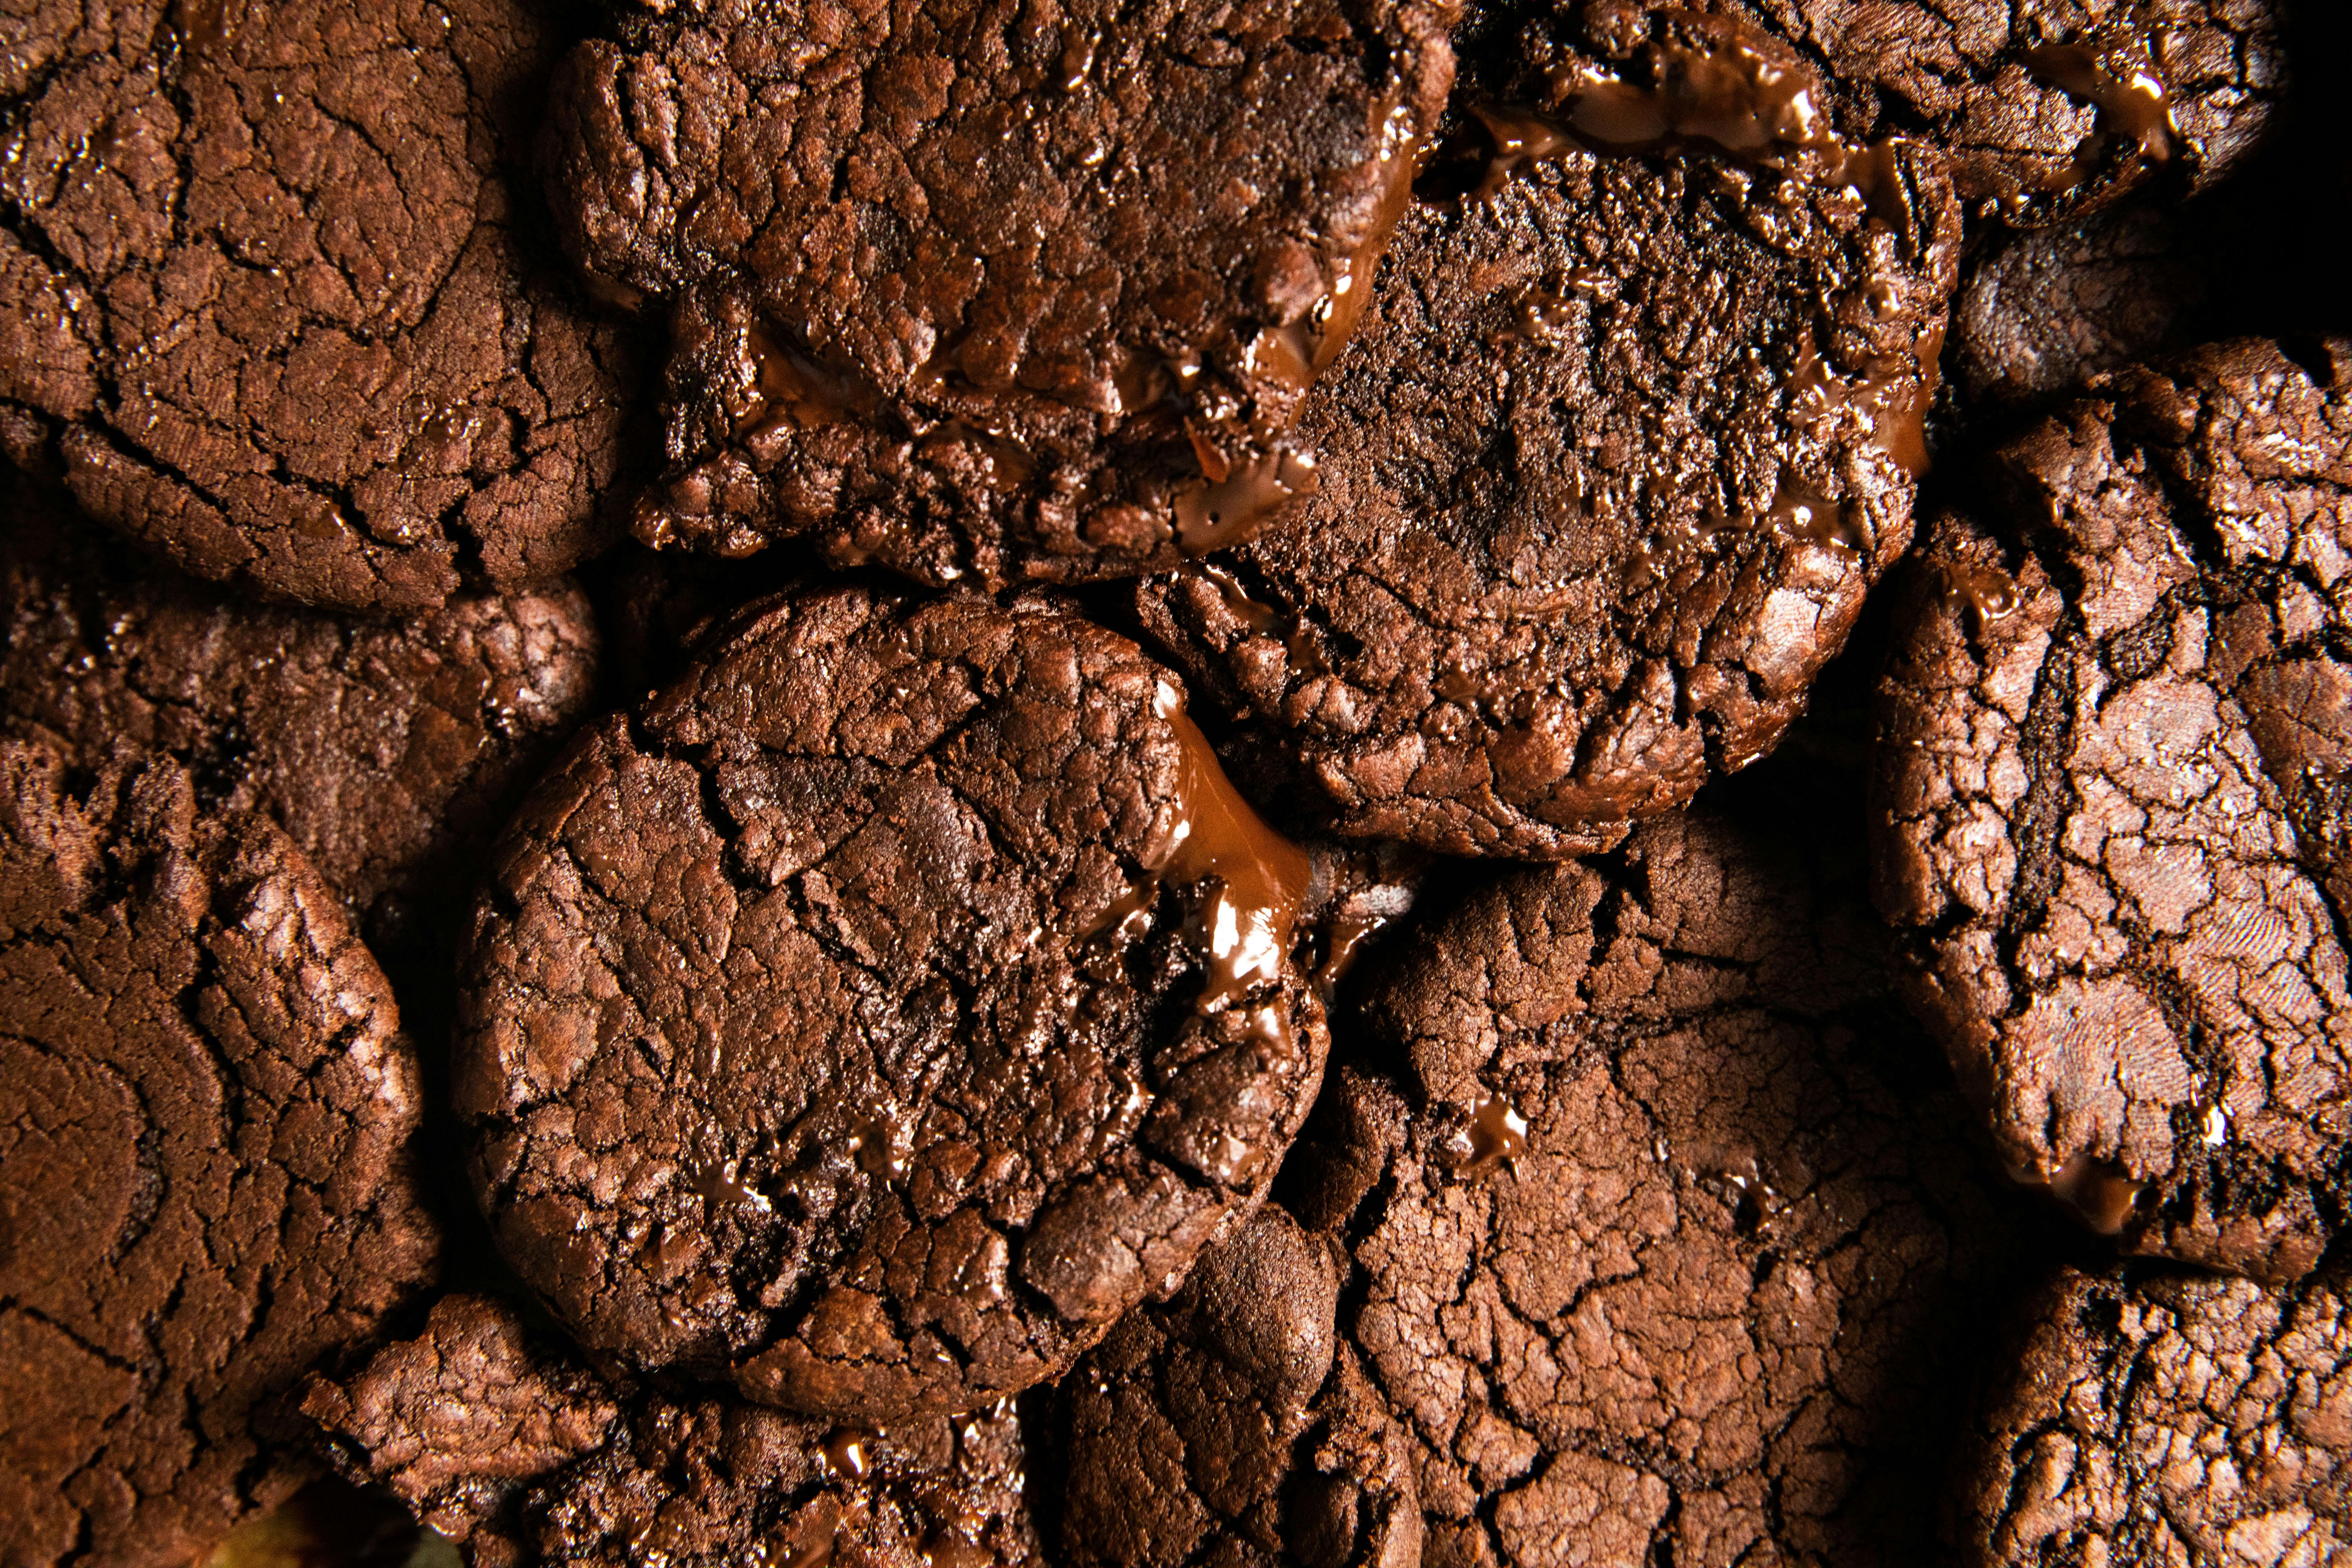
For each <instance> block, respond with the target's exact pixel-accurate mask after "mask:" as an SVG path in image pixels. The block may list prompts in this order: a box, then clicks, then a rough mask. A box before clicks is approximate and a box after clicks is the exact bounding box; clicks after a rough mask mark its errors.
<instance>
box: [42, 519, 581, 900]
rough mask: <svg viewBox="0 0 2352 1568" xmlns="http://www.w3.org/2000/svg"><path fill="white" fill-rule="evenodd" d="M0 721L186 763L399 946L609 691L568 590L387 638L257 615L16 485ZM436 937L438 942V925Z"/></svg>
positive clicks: (281, 614) (345, 625)
mask: <svg viewBox="0 0 2352 1568" xmlns="http://www.w3.org/2000/svg"><path fill="white" fill-rule="evenodd" d="M0 513H5V518H6V522H5V535H0V641H4V642H5V651H0V714H5V721H7V722H9V723H11V724H12V725H14V726H16V727H19V728H21V727H23V726H26V725H35V726H38V727H40V728H42V729H45V730H47V731H51V732H53V733H55V734H57V735H59V736H62V737H63V738H65V739H66V740H67V741H68V742H71V743H72V744H73V745H75V746H77V747H79V748H80V749H82V751H83V752H85V753H86V754H89V755H100V754H103V753H104V752H105V750H106V749H107V748H108V747H109V746H110V745H112V744H114V743H116V742H122V741H128V742H131V743H132V744H135V745H138V746H142V747H145V748H148V749H150V750H152V751H156V752H168V753H169V754H170V755H172V756H173V757H175V758H177V759H178V760H179V761H180V762H181V763H183V764H184V765H185V766H186V767H187V768H188V769H189V771H190V773H191V774H192V776H193V778H194V783H195V786H196V793H197V797H198V800H199V802H200V804H201V805H202V806H203V808H204V809H205V810H208V811H209V810H215V809H221V808H226V809H230V810H238V811H243V810H254V809H260V810H266V811H268V813H269V815H270V816H272V817H274V818H275V819H276V820H277V821H278V824H279V825H280V826H283V827H284V828H285V829H286V830H287V832H288V833H289V834H290V835H291V836H292V837H293V838H294V840H295V842H296V843H298V844H299V845H300V846H301V847H302V848H303V851H304V852H305V853H306V854H307V855H308V856H309V857H310V862H311V864H312V865H313V866H314V867H316V868H317V869H318V871H319V873H320V875H321V876H322V877H324V878H325V879H327V881H328V883H329V884H330V885H331V886H332V887H333V888H334V889H335V890H336V891H337V892H339V893H341V895H342V897H343V899H344V900H345V901H346V902H347V903H348V904H350V905H351V907H352V909H353V910H357V911H359V912H360V913H362V915H368V914H370V913H371V911H373V919H372V920H371V921H370V922H369V925H368V931H369V939H370V940H371V941H372V942H384V941H386V940H390V941H392V942H394V945H399V944H400V943H401V942H403V941H404V940H418V939H425V938H429V937H431V936H432V935H433V934H434V932H435V931H437V930H438V929H439V928H443V927H446V925H447V924H448V923H449V918H450V914H451V912H452V911H451V910H449V908H448V906H449V905H451V904H453V903H455V902H457V900H461V899H463V898H465V897H467V896H469V894H470V888H469V887H468V883H469V881H470V879H471V878H472V876H473V874H474V872H475V871H476V869H477V868H478V861H479V857H480V852H481V850H482V849H483V848H484V847H487V843H488V839H489V837H491V835H492V833H493V832H494V831H495V829H496V828H497V826H499V816H500V815H502V814H503V813H504V812H505V811H506V810H507V809H508V808H509V806H510V805H511V804H512V801H513V797H514V796H515V795H517V794H518V793H519V792H520V789H521V788H523V787H524V786H527V785H528V784H529V783H530V779H531V776H532V775H533V774H535V773H537V772H538V771H539V770H540V768H541V767H542V766H544V765H545V763H547V762H548V760H549V758H550V755H551V752H552V749H553V748H554V746H555V745H556V744H557V743H559V742H561V741H562V738H563V737H564V736H565V735H566V734H568V733H569V732H570V731H571V729H572V726H573V725H574V724H575V723H577V722H578V721H579V720H580V718H581V717H582V714H583V710H585V709H586V708H587V706H588V704H589V703H590V702H591V701H593V700H594V698H595V695H596V643H597V638H596V628H595V624H594V620H593V616H592V614H591V612H590V609H589V605H588V601H587V597H586V595H583V594H582V593H581V592H580V591H579V589H577V588H576V587H573V586H572V585H570V584H559V585H557V586H553V587H551V588H546V589H541V590H526V591H522V592H518V593H515V594H512V595H493V596H485V597H478V598H472V597H469V598H459V599H454V600H452V601H451V602H450V603H449V604H448V605H446V606H444V607H443V608H441V609H439V610H436V611H433V612H431V613H429V614H426V615H424V616H418V617H416V618H415V619H411V620H407V621H403V622H398V623H394V624H379V623H373V622H366V621H354V620H352V619H350V618H348V617H346V616H340V615H336V614H334V613H331V612H326V611H316V610H299V609H268V608H260V607H257V606H254V605H245V604H239V603H237V602H236V601H235V600H233V599H230V598H226V597H225V596H224V595H222V594H221V593H220V592H219V591H218V590H216V589H214V588H210V587H208V586H205V585H202V584H195V583H193V582H190V581H187V580H186V579H184V578H181V577H179V576H177V575H176V574H171V573H167V572H163V571H159V570H157V569H155V568H154V567H153V566H152V565H150V564H146V563H136V562H133V561H131V560H128V559H125V557H126V555H127V554H128V552H127V550H126V549H125V548H124V547H122V546H121V545H120V544H118V543H115V542H110V541H108V540H106V539H105V538H104V537H103V536H100V535H98V534H95V533H92V532H89V531H86V529H85V527H84V525H82V524H81V523H79V521H75V520H73V519H70V518H68V517H66V516H64V515H62V514H61V512H60V511H59V510H58V509H57V508H55V507H53V506H52V505H51V504H50V503H49V502H48V501H47V500H46V498H44V497H42V496H40V495H38V494H37V493H36V492H35V490H34V489H33V487H32V486H31V484H29V483H27V482H25V481H22V480H18V481H14V482H11V481H10V480H8V479H6V478H5V476H0ZM426 928H432V929H430V930H428V929H426Z"/></svg>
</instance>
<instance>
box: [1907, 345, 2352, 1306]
mask: <svg viewBox="0 0 2352 1568" xmlns="http://www.w3.org/2000/svg"><path fill="white" fill-rule="evenodd" d="M2305 357H2306V358H2307V359H2308V361H2309V362H2310V363H2308V364H2307V365H2306V364H2305V363H2298V362H2297V361H2296V360H2294V359H2290V358H2289V357H2287V355H2286V354H2285V353H2284V352H2283V351H2282V349H2281V348H2280V347H2279V346H2278V345H2275V344H2272V343H2268V342H2259V341H2241V342H2232V343H2228V344H2223V345H2219V346H2216V347H2213V348H2210V349H2203V350H2200V351H2198V352H2197V353H2194V354H2191V355H2189V356H2187V357H2186V358H2184V359H2183V360H2181V361H2179V363H2177V364H2175V365H2174V366H2173V367H2172V368H2171V369H2169V370H2168V371H2166V372H2161V373H2159V372H2155V371H2147V372H2135V373H2132V374H2127V375H2125V376H2122V377H2120V378H2118V379H2117V381H2116V384H2115V388H2114V391H2113V393H2112V394H2111V395H2108V396H2105V397H2102V398H2100V399H2097V400H2095V401H2092V402H2087V403H2082V404H2077V405H2073V406H2071V407H2069V408H2068V409H2066V410H2064V411H2063V412H2062V413H2060V414H2059V415H2057V416H2054V417H2053V418H2051V419H2049V420H2048V421H2046V422H2044V423H2042V425H2040V426H2037V427H2035V428H2034V429H2032V430H2031V431H2029V432H2028V433H2027V434H2025V435H2023V436H2021V437H2018V438H2017V439H2016V440H2015V441H2013V442H2011V444H2009V445H2008V446H2006V447H2003V448H2002V449H2001V450H2000V452H1999V453H1998V454H1997V456H1996V458H1995V460H1994V462H1993V463H1992V464H1991V465H1990V479H1991V481H1992V484H1991V489H1990V493H1989V495H1988V497H1987V500H1986V502H1985V505H1984V506H1983V508H1982V510H1981V511H1980V512H1979V513H1978V514H1976V515H1972V516H1967V517H1962V516H1953V517H1950V518H1948V519H1944V520H1941V521H1939V522H1938V523H1937V526H1936V527H1935V528H1934V529H1933V530H1932V531H1931V532H1930V535H1929V537H1928V539H1927V544H1926V547H1925V548H1924V549H1923V550H1922V552H1920V553H1921V559H1920V561H1919V563H1918V566H1917V569H1916V571H1914V572H1913V573H1912V574H1910V575H1909V577H1908V579H1907V581H1906V586H1905V588H1904V590H1903V597H1902V599H1901V600H1900V602H1899V604H1898V606H1897V609H1896V629H1895V643H1894V647H1893V652H1892V654H1891V657H1890V658H1889V662H1888V664H1887V667H1886V672H1885V680H1884V687H1883V689H1882V693H1881V706H1880V727H1881V735H1880V741H1879V746H1878V762H1877V764H1876V768H1877V772H1876V777H1875V780H1874V790H1875V792H1876V805H1875V806H1874V812H1875V814H1876V821H1875V823H1874V831H1875V833H1876V841H1875V846H1874V858H1875V871H1874V874H1875V877H1876V879H1877V884H1878V886H1877V895H1878V900H1879V905H1880V907H1881V909H1882V910H1885V913H1886V915H1887V917H1888V918H1889V919H1890V920H1892V921H1894V922H1895V924H1896V925H1898V926H1900V927H1903V928H1905V929H1906V931H1907V933H1908V935H1907V945H1908V947H1909V950H1910V954H1911V957H1912V959H1913V963H1914V968H1915V981H1914V986H1913V1001H1914V1005H1915V1006H1916V1008H1917V1009H1918V1010H1919V1012H1920V1014H1921V1016H1923V1017H1925V1018H1927V1020H1928V1021H1929V1022H1930V1023H1931V1025H1932V1026H1934V1027H1935V1029H1936V1030H1937V1034H1938V1035H1939V1036H1940V1037H1942V1039H1943V1042H1944V1045H1945V1048H1946V1050H1947V1051H1948V1053H1949V1054H1950V1056H1951V1058H1952V1060H1953V1063H1954V1065H1955V1067H1956V1068H1958V1073H1959V1076H1960V1079H1961V1082H1962V1084H1963V1086H1964V1087H1965V1088H1966V1089H1968V1091H1969V1095H1970V1097H1971V1098H1972V1099H1973V1100H1975V1101H1976V1102H1977V1103H1978V1105H1979V1107H1980V1108H1981V1109H1982V1110H1984V1112H1985V1114H1986V1115H1987V1117H1988V1118H1989V1120H1990V1124H1991V1128H1992V1133H1993V1137H1994V1140H1995V1142H1996V1143H1997V1144H1998V1146H1999V1148H2000V1152H2001V1154H2002V1156H2003V1158H2005V1159H2006V1160H2007V1161H2008V1162H2009V1163H2011V1166H2012V1167H2013V1168H2014V1170H2015V1171H2016V1173H2018V1175H2019V1176H2020V1177H2021V1179H2025V1180H2034V1181H2041V1182H2045V1183H2048V1184H2051V1185H2052V1186H2053V1188H2055V1189H2056V1190H2057V1191H2058V1192H2059V1193H2060V1194H2061V1195H2062V1196H2063V1197H2065V1198H2066V1199H2067V1200H2068V1201H2069V1202H2071V1203H2073V1204H2074V1205H2075V1206H2076V1207H2078V1208H2079V1209H2081V1210H2082V1212H2083V1214H2084V1216H2085V1217H2086V1218H2087V1219H2089V1220H2090V1221H2091V1223H2092V1224H2093V1225H2095V1226H2096V1227H2097V1228H2099V1229H2101V1230H2104V1231H2106V1232H2109V1233H2111V1234H2119V1235H2120V1237H2122V1242H2123V1245H2124V1246H2125V1247H2126V1248H2127V1249H2129V1250H2132V1251H2137V1252H2153V1253H2161V1254H2163V1255H2166V1256H2168V1257H2173V1258H2182V1259H2184V1260H2187V1261H2189V1262H2195V1263H2201V1264H2205V1265H2207V1266H2209V1267H2212V1268H2228V1269H2235V1270H2242V1271H2245V1272H2248V1273H2252V1274H2254V1275H2257V1276H2259V1277H2263V1278H2266V1279H2285V1278H2289V1277H2292V1276H2294V1275H2296V1274H2300V1273H2302V1272H2303V1271H2305V1269H2307V1268H2311V1267H2312V1265H2313V1264H2314V1263H2315V1262H2316V1261H2317V1260H2318V1258H2319V1257H2320V1254H2321V1253H2322V1252H2323V1251H2324V1250H2325V1249H2326V1246H2327V1245H2328V1242H2329V1239H2330V1238H2331V1237H2334V1236H2335V1235H2336V1234H2337V1232H2338V1231H2339V1230H2340V1228H2341V1226H2342V1225H2343V1223H2344V1205H2345V1200H2346V1194H2347V1125H2346V1120H2345V1119H2346V1108H2347V1095H2352V985H2348V984H2347V963H2346V954H2345V950H2344V945H2343V940H2342V937H2341V935H2340V932H2341V931H2342V929H2343V927H2342V923H2341V922H2342V921H2343V920H2344V918H2345V913H2346V911H2347V909H2352V905H2347V897H2352V862H2347V850H2352V829H2347V821H2346V816H2345V804H2344V803H2345V801H2346V799H2347V791H2352V666H2347V663H2346V662H2345V661H2344V656H2343V655H2342V654H2341V653H2340V652H2339V651H2337V650H2338V649H2339V648H2340V647H2343V646H2344V642H2343V639H2344V637H2345V634H2346V631H2347V629H2352V618H2347V611H2352V582H2347V577H2346V574H2345V563H2346V561H2347V559H2352V556H2348V555H2347V548H2352V513H2347V510H2346V508H2345V504H2344V497H2345V495H2346V493H2347V489H2352V346H2347V344H2346V343H2345V342H2342V341H2340V340H2339V341H2336V342H2328V343H2323V344H2315V345H2313V346H2312V347H2311V348H2310V349H2308V350H2306V351H2305Z"/></svg>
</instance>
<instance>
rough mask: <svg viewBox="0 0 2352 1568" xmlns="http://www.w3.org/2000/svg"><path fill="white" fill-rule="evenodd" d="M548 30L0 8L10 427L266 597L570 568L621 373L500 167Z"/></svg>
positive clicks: (577, 556)
mask: <svg viewBox="0 0 2352 1568" xmlns="http://www.w3.org/2000/svg"><path fill="white" fill-rule="evenodd" d="M547 52H548V51H547V47H546V44H545V43H544V41H543V40H542V37H541V32H540V29H539V28H538V26H536V24H535V22H534V21H533V19H532V17H531V16H530V8H529V7H528V6H524V5H517V4H514V3H512V0H449V3H448V4H446V5H445V4H441V3H439V0H431V3H427V0H400V3H398V4H393V5H379V4H373V3H370V4H360V3H358V0H303V3H300V4H286V5H257V4H248V3H247V0H186V3H180V0H142V3H138V4H131V5H122V6H115V7H105V8H100V9H95V10H94V9H92V8H90V7H87V6H84V5H78V4H74V3H73V0H32V3H31V4H29V5H25V6H21V7H18V8H16V9H15V10H14V11H12V13H11V20H10V22H9V28H8V42H7V44H6V46H5V51H0V123H5V126H6V129H5V132H0V447H5V450H6V451H8V452H9V453H10V454H11V455H13V456H14V457H16V458H17V460H18V461H20V462H23V463H26V464H27V465H28V466H34V467H40V468H51V469H54V470H57V471H60V472H62V474H63V475H64V477H65V479H67V481H68V483H69V484H70V485H71V486H72V488H73V490H74V492H75V494H76V495H77V496H78V497H79V499H80V500H81V502H82V504H83V506H84V507H86V508H87V509H88V510H89V512H90V513H91V515H93V516H94V517H97V518H99V519H100V520H102V521H105V522H107V523H109V524H110V525H111V526H113V527H114V528H116V529H118V530H120V531H122V532H124V533H127V534H129V535H130V536H131V537H132V538H135V539H137V540H140V541H141V542H143V543H145V544H147V545H148V546H150V547H152V548H153V549H154V550H156V551H159V552H162V553H163V554H164V555H166V556H168V557H170V558H171V559H172V560H173V562H175V563H178V564H179V565H180V566H182V567H184V569H186V570H187V571H190V572H192V573H194V574H196V575H198V576H200V577H205V578H209V579H212V580H214V581H216V582H220V583H224V584H230V585H232V586H234V587H236V588H238V589H240V590H247V591H251V592H257V593H260V594H263V595H268V596H271V597H275V598H280V599H290V600H295V601H299V602H301V603H304V604H310V605H340V606H342V607H346V608H355V609H379V610H388V611H398V612H403V613H415V612H418V611H422V610H428V609H432V608H435V607H436V606H438V605H441V604H443V603H444V602H445V601H446V600H447V599H448V598H449V596H450V595H453V594H457V593H458V592H460V591H461V590H466V589H472V590H475V591H479V590H481V589H483V588H486V587H493V586H494V587H498V588H501V589H506V588H513V587H518V586H521V585H525V584H531V583H535V582H539V581H542V580H544V579H547V578H549V577H552V576H554V575H555V574H559V573H562V572H564V571H566V570H568V569H570V568H571V567H572V565H573V564H574V563H577V562H578V561H580V560H581V559H582V558H583V556H584V555H586V554H587V553H588V552H591V551H592V550H593V549H594V548H596V547H597V546H598V545H600V544H601V543H602V542H604V541H605V539H606V538H607V537H608V536H609V532H610V529H609V527H608V526H607V525H605V524H604V523H601V522H600V521H598V520H599V515H600V514H599V511H598V503H599V500H600V497H601V492H602V491H603V490H604V489H605V487H606V486H607V485H608V484H609V483H610V482H611V481H612V479H613V478H614V473H615V472H616V467H617V463H618V459H619V453H620V442H621V436H622V416H621V413H620V407H621V391H622V388H623V386H624V384H625V380H626V374H627V372H626V366H625V359H626V355H625V353H624V352H623V351H624V348H625V344H624V343H623V342H622V340H621V339H620V338H619V337H617V336H616V335H615V333H614V331H613V330H612V329H610V328H609V327H605V326H601V325H599V324H597V323H595V322H594V321H592V320H591V319H590V318H589V317H588V316H587V315H585V314H584V313H583V311H582V310H581V309H580V308H579V307H578V306H577V305H576V304H575V303H573V302H572V300H571V298H570V296H569V292H568V290H567V288H566V286H565V285H564V284H563V282H562V279H561V278H560V277H559V276H556V275H554V273H553V272H552V270H551V268H549V266H548V264H546V263H543V262H542V261H541V259H539V258H538V256H537V253H536V251H535V249H534V247H532V246H531V245H530V244H528V243H527V242H526V234H527V232H528V229H529V227H530V225H531V224H533V223H534V222H536V221H538V220H536V219H535V218H534V217H533V216H532V212H533V207H532V203H533V201H534V200H535V198H534V197H533V196H532V195H530V193H529V191H528V190H521V191H518V190H517V189H515V188H513V187H512V186H510V184H509V175H510V171H511V169H512V167H513V165H514V163H515V160H516V158H517V157H518V156H519V155H520V153H521V152H522V148H521V147H520V145H518V144H517V143H516V142H514V140H513V138H514V136H515V134H516V133H517V132H518V131H522V132H526V133H527V129H528V127H529V126H530V124H531V123H533V122H534V121H535V120H536V119H537V117H538V113H539V110H538V109H537V107H536V103H537V100H538V96H539V94H540V93H541V90H542V85H541V84H542V79H543V76H544V73H545V71H546V69H547V66H548V61H547V58H546V56H547ZM549 254H550V255H552V251H551V249H550V251H549Z"/></svg>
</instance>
